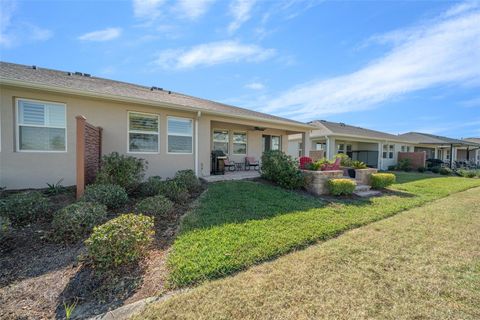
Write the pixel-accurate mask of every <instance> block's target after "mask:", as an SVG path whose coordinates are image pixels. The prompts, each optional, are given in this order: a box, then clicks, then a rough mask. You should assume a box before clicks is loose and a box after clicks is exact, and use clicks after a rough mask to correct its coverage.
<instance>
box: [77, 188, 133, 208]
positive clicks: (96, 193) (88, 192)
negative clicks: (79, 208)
mask: <svg viewBox="0 0 480 320" xmlns="http://www.w3.org/2000/svg"><path fill="white" fill-rule="evenodd" d="M83 200H85V201H87V202H96V203H101V204H104V205H106V206H107V208H109V209H117V208H120V207H122V206H124V205H125V204H126V203H127V202H128V195H127V192H126V191H125V189H124V188H122V187H121V186H119V185H115V184H92V185H89V186H87V188H86V189H85V195H84V196H83Z"/></svg>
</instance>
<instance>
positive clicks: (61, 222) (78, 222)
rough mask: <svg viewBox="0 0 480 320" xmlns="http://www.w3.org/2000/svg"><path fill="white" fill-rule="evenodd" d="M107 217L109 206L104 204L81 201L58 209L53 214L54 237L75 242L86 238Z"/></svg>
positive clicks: (57, 239)
mask: <svg viewBox="0 0 480 320" xmlns="http://www.w3.org/2000/svg"><path fill="white" fill-rule="evenodd" d="M106 218H107V207H106V206H105V205H103V204H99V203H93V202H84V201H80V202H77V203H73V204H71V205H69V206H66V207H65V208H63V209H60V210H58V211H57V212H55V214H54V215H53V221H52V226H53V230H54V232H53V239H54V240H56V241H65V242H75V241H78V240H81V239H82V238H85V237H86V236H88V235H89V233H90V232H91V231H92V230H93V227H95V226H96V225H99V224H100V223H102V222H103V221H105V220H106Z"/></svg>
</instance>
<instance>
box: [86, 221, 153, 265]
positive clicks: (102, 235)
mask: <svg viewBox="0 0 480 320" xmlns="http://www.w3.org/2000/svg"><path fill="white" fill-rule="evenodd" d="M154 234H155V231H154V230H153V218H152V217H148V216H144V215H136V214H133V213H129V214H123V215H121V216H119V217H117V218H115V219H112V220H110V221H108V222H107V223H105V224H102V225H100V226H98V227H95V228H94V229H93V233H92V235H91V236H90V237H89V238H88V239H87V240H85V245H86V246H87V251H88V258H89V260H90V261H91V263H92V264H93V266H94V267H95V268H96V269H97V270H99V271H108V270H111V271H115V269H116V268H118V267H122V266H125V265H130V264H134V263H137V262H138V261H139V260H140V259H142V258H143V257H145V255H146V254H147V251H148V247H149V246H150V244H151V243H152V241H153V236H154Z"/></svg>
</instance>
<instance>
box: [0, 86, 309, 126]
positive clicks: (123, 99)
mask: <svg viewBox="0 0 480 320" xmlns="http://www.w3.org/2000/svg"><path fill="white" fill-rule="evenodd" d="M0 84H2V85H10V86H15V87H21V88H27V89H37V90H45V91H50V92H56V93H64V94H72V95H77V96H85V97H92V98H100V99H107V100H112V101H119V102H126V103H137V104H142V105H146V106H154V107H162V108H165V107H167V108H171V109H176V110H182V111H189V112H198V111H200V112H204V113H206V114H211V115H216V116H222V117H231V118H240V119H244V120H255V121H261V122H266V123H273V124H280V125H287V126H290V127H296V128H302V130H305V129H309V130H311V129H314V128H315V127H314V126H311V125H307V124H302V123H292V122H289V121H282V120H275V119H267V118H258V117H254V116H247V115H238V114H231V113H226V112H218V111H210V110H205V109H199V108H195V107H191V106H185V105H179V104H173V103H168V102H157V101H152V100H148V99H140V98H130V97H124V96H118V95H112V94H105V93H95V92H90V91H83V90H77V89H70V88H62V87H57V86H50V85H44V84H40V83H34V82H24V81H18V80H9V79H5V78H0Z"/></svg>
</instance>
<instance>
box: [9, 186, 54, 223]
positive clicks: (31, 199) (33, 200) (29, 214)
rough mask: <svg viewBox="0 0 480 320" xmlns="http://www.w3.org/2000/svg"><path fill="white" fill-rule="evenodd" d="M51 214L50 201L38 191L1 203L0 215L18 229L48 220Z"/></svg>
mask: <svg viewBox="0 0 480 320" xmlns="http://www.w3.org/2000/svg"><path fill="white" fill-rule="evenodd" d="M49 214H50V205H49V202H48V199H47V198H45V196H44V195H43V194H41V193H40V192H37V191H34V192H21V193H16V194H13V195H11V196H9V197H8V198H6V199H3V200H1V201H0V215H1V216H4V217H7V218H8V219H9V220H10V221H11V223H12V225H14V226H17V227H19V226H24V225H27V224H29V223H32V222H35V221H37V220H39V219H44V218H47V217H48V216H49Z"/></svg>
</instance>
